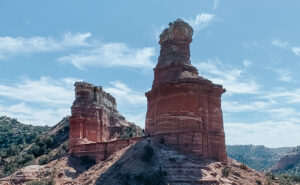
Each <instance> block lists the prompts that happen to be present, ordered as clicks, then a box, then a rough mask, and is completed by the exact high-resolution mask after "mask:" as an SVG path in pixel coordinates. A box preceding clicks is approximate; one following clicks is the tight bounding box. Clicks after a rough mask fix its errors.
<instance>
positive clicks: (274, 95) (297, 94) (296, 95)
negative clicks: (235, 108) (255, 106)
mask: <svg viewBox="0 0 300 185" xmlns="http://www.w3.org/2000/svg"><path fill="white" fill-rule="evenodd" d="M261 98H265V99H270V100H276V101H278V102H281V103H285V104H299V103H300V89H293V90H291V89H289V90H285V89H275V90H273V91H272V92H270V93H268V94H267V95H265V96H262V97H261Z"/></svg>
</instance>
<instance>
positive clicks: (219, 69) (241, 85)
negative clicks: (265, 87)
mask: <svg viewBox="0 0 300 185" xmlns="http://www.w3.org/2000/svg"><path fill="white" fill-rule="evenodd" d="M196 66H197V68H198V70H199V72H200V74H202V72H203V73H204V76H205V77H208V79H210V80H212V81H213V82H214V83H217V84H222V85H223V86H224V88H225V89H226V90H227V93H228V94H234V93H236V94H256V93H258V92H259V89H260V86H259V85H258V83H257V82H255V81H254V80H252V79H251V78H250V77H248V76H246V75H245V74H244V73H243V71H242V70H240V69H238V68H232V67H230V66H226V65H224V64H222V63H221V62H220V61H219V60H218V59H216V60H211V59H209V60H208V61H206V62H199V63H196Z"/></svg>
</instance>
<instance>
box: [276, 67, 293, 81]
mask: <svg viewBox="0 0 300 185" xmlns="http://www.w3.org/2000/svg"><path fill="white" fill-rule="evenodd" d="M273 71H274V72H275V73H276V74H277V75H278V80H279V81H282V82H291V81H292V80H293V75H292V71H291V70H289V69H273Z"/></svg>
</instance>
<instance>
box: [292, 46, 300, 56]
mask: <svg viewBox="0 0 300 185" xmlns="http://www.w3.org/2000/svg"><path fill="white" fill-rule="evenodd" d="M292 51H293V53H294V54H295V55H297V56H300V47H292Z"/></svg>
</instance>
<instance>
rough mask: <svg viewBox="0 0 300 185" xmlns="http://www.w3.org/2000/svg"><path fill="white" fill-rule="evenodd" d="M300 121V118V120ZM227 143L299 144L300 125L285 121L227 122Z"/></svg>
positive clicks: (271, 145)
mask: <svg viewBox="0 0 300 185" xmlns="http://www.w3.org/2000/svg"><path fill="white" fill-rule="evenodd" d="M298 121H300V120H298ZM224 127H225V133H226V141H227V143H226V144H253V145H265V146H268V147H282V146H297V145H299V143H300V138H299V132H300V126H299V125H298V124H296V123H291V122H285V121H284V120H283V121H271V120H270V121H266V122H255V123H250V124H249V123H243V122H228V123H225V125H224Z"/></svg>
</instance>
